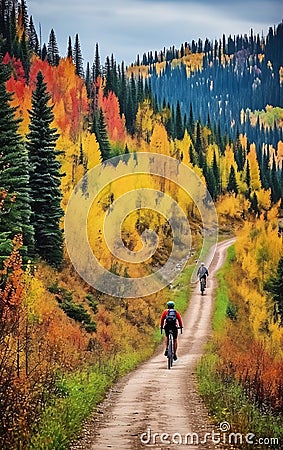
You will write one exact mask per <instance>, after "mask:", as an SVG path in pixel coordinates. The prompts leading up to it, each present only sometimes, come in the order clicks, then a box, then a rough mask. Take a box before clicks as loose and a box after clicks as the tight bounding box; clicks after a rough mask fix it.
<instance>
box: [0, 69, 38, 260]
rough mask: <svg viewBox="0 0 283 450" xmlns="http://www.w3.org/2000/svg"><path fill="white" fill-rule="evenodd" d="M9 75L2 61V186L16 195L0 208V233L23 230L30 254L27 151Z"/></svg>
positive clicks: (13, 233)
mask: <svg viewBox="0 0 283 450" xmlns="http://www.w3.org/2000/svg"><path fill="white" fill-rule="evenodd" d="M8 77H9V74H8V69H7V67H6V66H4V65H2V64H0V148H1V154H0V190H1V192H6V193H7V194H8V195H9V196H10V197H14V201H13V202H10V203H9V209H8V211H6V212H5V211H3V210H2V212H1V215H0V233H3V232H5V233H8V234H7V235H6V236H7V238H9V239H13V237H14V236H15V235H16V234H18V233H21V234H22V235H23V244H24V247H23V251H24V253H25V254H27V255H31V254H32V253H33V250H34V233H33V227H32V226H31V223H30V218H31V206H30V202H31V199H30V190H29V164H28V153H27V151H26V149H25V147H24V144H23V140H22V138H21V136H20V135H19V134H18V126H19V120H17V119H15V108H12V107H11V106H10V101H11V98H12V96H11V94H9V93H7V92H6V88H5V82H6V81H7V79H8Z"/></svg>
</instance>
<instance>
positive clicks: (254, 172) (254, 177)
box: [247, 144, 261, 191]
mask: <svg viewBox="0 0 283 450" xmlns="http://www.w3.org/2000/svg"><path fill="white" fill-rule="evenodd" d="M247 161H249V163H250V174H251V189H252V190H254V191H258V190H259V189H260V188H261V181H260V171H259V165H258V160H257V154H256V147H255V144H251V146H250V151H249V153H248V155H247Z"/></svg>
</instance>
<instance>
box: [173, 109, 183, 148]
mask: <svg viewBox="0 0 283 450" xmlns="http://www.w3.org/2000/svg"><path fill="white" fill-rule="evenodd" d="M175 120H176V122H175V133H176V138H177V139H179V140H181V139H183V137H184V127H183V120H182V114H181V108H180V102H179V101H178V102H177V106H176V119H175Z"/></svg>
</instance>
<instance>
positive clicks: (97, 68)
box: [93, 43, 101, 81]
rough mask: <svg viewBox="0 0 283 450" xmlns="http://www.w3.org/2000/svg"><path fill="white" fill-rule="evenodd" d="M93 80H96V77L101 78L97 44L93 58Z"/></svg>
mask: <svg viewBox="0 0 283 450" xmlns="http://www.w3.org/2000/svg"><path fill="white" fill-rule="evenodd" d="M93 66H94V80H93V81H95V80H96V79H97V77H99V76H101V65H100V55H99V48H98V43H96V45H95V56H94V64H93Z"/></svg>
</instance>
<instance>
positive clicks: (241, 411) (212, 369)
mask: <svg viewBox="0 0 283 450" xmlns="http://www.w3.org/2000/svg"><path fill="white" fill-rule="evenodd" d="M234 258H235V250H234V246H231V247H230V248H229V249H228V253H227V259H226V262H225V264H224V266H223V267H222V269H221V270H220V271H219V272H218V274H217V277H218V287H217V289H216V304H215V312H214V317H213V330H214V335H213V337H212V339H211V341H210V342H209V343H208V344H207V346H206V352H205V354H204V356H203V357H202V358H201V360H200V362H199V364H198V367H197V377H198V386H199V393H200V395H201V396H202V397H203V399H204V401H205V404H206V405H207V406H208V408H209V410H210V413H211V415H212V417H213V419H214V421H215V422H216V423H221V422H224V421H227V422H229V424H230V426H231V433H239V435H238V437H235V436H234V435H233V436H232V437H233V439H238V441H237V448H241V449H250V448H261V449H267V448H275V449H276V450H277V449H279V448H281V447H280V444H279V442H280V441H279V440H280V436H281V437H282V436H283V421H282V416H275V415H273V414H271V413H268V412H266V413H263V411H260V410H259V409H258V408H257V407H256V405H255V404H253V403H252V402H251V401H249V400H248V398H247V397H246V395H245V393H244V390H243V388H242V386H241V385H240V383H238V382H236V381H235V380H234V379H232V378H229V379H225V380H223V379H222V378H221V377H220V375H219V374H218V371H217V366H218V362H219V356H218V354H217V347H218V340H219V338H220V337H221V334H222V333H223V332H224V330H225V322H226V320H227V310H228V308H229V295H228V286H227V283H226V280H225V274H226V273H227V272H228V271H229V270H230V265H231V262H232V261H233V259H234ZM252 435H253V436H252ZM246 436H248V437H247V440H248V441H250V442H247V441H246ZM261 438H263V439H265V443H264V441H263V442H262V443H261V444H259V442H258V440H259V439H261ZM251 441H252V442H253V444H251Z"/></svg>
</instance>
